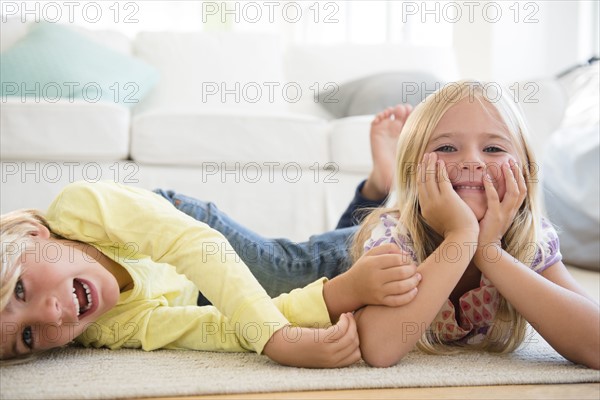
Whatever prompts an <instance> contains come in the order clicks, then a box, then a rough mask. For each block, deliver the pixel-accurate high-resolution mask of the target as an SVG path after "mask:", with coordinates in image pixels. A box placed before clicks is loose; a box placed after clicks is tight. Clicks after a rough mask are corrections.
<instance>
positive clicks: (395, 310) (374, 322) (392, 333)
mask: <svg viewBox="0 0 600 400" xmlns="http://www.w3.org/2000/svg"><path fill="white" fill-rule="evenodd" d="M476 237H477V236H476V235H473V234H456V235H450V236H448V237H447V238H446V239H445V240H444V242H442V244H441V245H440V246H439V247H438V248H437V249H436V250H435V251H434V252H433V253H432V254H431V255H430V256H429V257H428V258H427V259H426V260H425V261H424V262H423V263H422V264H421V265H420V266H419V268H418V271H419V273H420V274H421V275H422V277H423V278H422V280H421V282H420V284H419V291H418V294H417V296H416V297H415V299H414V300H413V301H411V302H410V303H409V304H407V305H404V306H401V307H383V306H368V307H366V308H364V309H363V310H361V311H360V313H359V316H358V318H357V324H358V331H359V336H360V340H361V352H362V355H363V358H364V359H365V361H366V362H367V363H368V364H370V365H373V366H390V365H394V364H396V363H397V362H398V361H399V360H400V359H402V358H403V357H404V356H405V355H406V354H407V353H408V352H409V351H410V350H412V349H413V348H414V346H415V345H416V343H417V342H418V341H419V339H420V338H421V336H422V335H423V333H424V332H425V331H426V330H427V329H429V326H430V324H431V322H432V321H433V319H434V318H435V316H436V315H437V313H438V312H439V310H440V309H441V307H442V305H443V304H444V302H445V301H447V300H448V297H449V296H450V293H451V292H452V290H453V289H454V287H455V286H456V284H457V283H458V281H459V280H460V277H461V276H462V274H463V273H464V271H465V270H466V268H467V266H468V265H469V262H470V260H471V258H472V254H473V245H474V244H475V243H476Z"/></svg>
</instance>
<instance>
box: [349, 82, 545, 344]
mask: <svg viewBox="0 0 600 400" xmlns="http://www.w3.org/2000/svg"><path fill="white" fill-rule="evenodd" d="M489 87H490V84H486V83H483V82H478V81H469V80H464V81H459V82H453V83H450V84H447V85H445V86H444V87H442V88H441V89H439V90H438V91H437V92H435V93H433V94H431V95H430V96H429V97H427V98H426V99H425V100H424V101H423V102H422V103H421V104H419V105H418V106H417V107H416V108H415V109H414V111H413V112H412V113H411V115H410V116H409V118H408V119H407V121H406V124H405V125H404V128H403V129H402V133H401V134H400V139H399V141H398V148H397V158H396V182H395V185H396V191H397V202H396V205H395V207H392V208H385V209H377V210H374V211H373V212H372V213H371V214H370V215H369V216H368V217H367V218H365V221H364V222H363V224H362V225H361V228H360V230H359V232H358V233H357V234H356V236H355V238H354V244H353V248H352V254H353V257H354V258H355V259H358V257H360V256H361V255H362V253H363V252H364V243H365V241H366V240H367V239H368V238H369V237H370V234H371V231H372V229H373V228H374V226H375V225H376V224H377V223H378V222H379V219H380V217H381V215H382V214H385V213H394V214H397V215H398V216H399V224H398V226H397V230H398V233H399V234H401V235H404V236H407V237H409V238H410V240H411V244H412V246H413V248H414V251H415V255H416V258H417V262H418V263H421V262H423V261H424V260H425V259H426V258H427V257H428V256H429V255H430V254H431V253H432V252H433V251H434V250H435V249H436V248H437V247H438V246H439V245H440V243H441V242H442V239H443V238H442V237H440V236H439V235H438V234H437V233H436V232H434V231H433V229H431V228H430V227H429V225H427V223H426V222H425V220H424V219H423V217H422V215H421V212H420V207H419V199H418V194H417V176H416V166H417V165H418V163H419V162H420V160H421V159H422V157H423V154H424V153H425V149H426V146H427V144H428V143H429V141H430V138H431V136H432V133H433V131H434V129H435V128H436V126H437V125H438V123H439V121H440V120H441V118H442V117H443V116H444V114H445V113H446V111H447V110H448V109H449V108H450V107H452V106H453V105H455V104H457V103H458V102H460V101H462V100H463V99H466V98H467V97H468V98H469V101H477V102H479V103H480V104H481V106H482V108H483V110H486V111H487V108H486V107H484V104H490V105H492V106H493V107H495V108H496V110H497V111H498V113H499V115H500V116H501V118H502V119H503V121H502V122H503V123H504V124H505V125H506V127H507V128H508V131H509V133H510V137H511V140H512V143H513V145H514V147H515V148H516V151H517V156H518V158H519V164H520V166H521V167H522V171H523V175H524V178H525V183H526V185H527V196H526V198H525V201H524V202H523V204H522V206H521V207H520V209H519V211H518V213H517V215H516V216H515V219H514V220H513V222H512V224H511V225H510V227H509V229H508V231H507V232H506V234H505V235H504V237H503V238H502V247H503V248H504V249H505V250H506V251H507V252H508V253H509V254H511V255H512V256H513V257H515V258H516V259H518V260H519V261H521V262H522V263H524V264H525V265H530V264H532V262H533V261H534V259H535V256H536V255H537V254H538V252H540V253H541V254H542V259H541V262H540V264H538V266H539V265H543V262H544V258H545V257H544V255H545V254H546V251H547V245H546V244H545V241H544V240H543V237H542V236H543V232H542V226H541V209H540V206H539V205H538V201H539V198H538V197H539V195H538V185H537V181H538V175H537V164H536V160H535V157H534V155H533V153H532V151H531V148H530V145H529V144H528V141H527V138H526V137H527V128H526V125H525V123H524V121H523V118H522V117H521V116H520V113H519V111H518V109H517V106H516V104H515V103H514V102H513V101H512V99H508V98H507V97H506V91H504V92H502V91H499V93H496V94H497V95H496V96H495V98H494V99H493V101H492V99H490V98H489V97H490V96H487V95H486V91H487V90H488V89H489ZM484 102H485V103H484ZM526 328H527V323H526V321H525V319H524V318H523V317H522V316H521V315H520V314H519V313H518V312H517V311H516V310H515V308H514V307H513V306H512V305H511V304H509V303H508V302H507V301H506V300H505V299H504V298H501V301H500V305H499V308H498V311H497V313H496V316H495V319H494V322H493V324H492V326H491V327H490V329H489V330H488V332H487V334H486V337H485V339H484V340H483V342H482V343H480V344H479V345H477V346H478V347H479V348H482V349H485V350H488V351H493V352H510V351H513V350H515V349H516V348H517V347H518V346H519V345H520V344H521V343H522V342H523V340H524V338H525V333H526ZM417 346H418V347H419V348H420V349H421V350H423V351H426V352H428V353H434V354H440V353H449V352H453V351H454V349H455V347H452V346H451V345H450V343H447V342H444V340H443V339H442V332H439V331H437V330H436V329H435V327H434V324H432V325H431V326H430V329H429V330H427V332H425V334H424V335H423V336H422V337H421V340H420V341H419V343H418V344H417Z"/></svg>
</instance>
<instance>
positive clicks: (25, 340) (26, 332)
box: [21, 326, 33, 349]
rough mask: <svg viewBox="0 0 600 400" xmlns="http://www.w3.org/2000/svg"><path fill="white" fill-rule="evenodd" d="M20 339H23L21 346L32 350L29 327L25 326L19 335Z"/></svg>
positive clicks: (31, 337) (31, 335)
mask: <svg viewBox="0 0 600 400" xmlns="http://www.w3.org/2000/svg"><path fill="white" fill-rule="evenodd" d="M21 338H22V339H23V344H24V345H25V346H26V347H27V348H28V349H32V348H33V332H32V330H31V327H30V326H26V327H25V329H23V333H22V335H21Z"/></svg>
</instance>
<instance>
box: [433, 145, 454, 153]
mask: <svg viewBox="0 0 600 400" xmlns="http://www.w3.org/2000/svg"><path fill="white" fill-rule="evenodd" d="M435 151H441V152H443V153H450V152H453V151H456V149H455V148H454V146H450V145H449V144H445V145H443V146H440V147H438V148H437V149H435Z"/></svg>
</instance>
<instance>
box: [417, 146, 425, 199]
mask: <svg viewBox="0 0 600 400" xmlns="http://www.w3.org/2000/svg"><path fill="white" fill-rule="evenodd" d="M426 160H427V153H425V154H424V155H423V159H422V160H421V162H420V163H419V165H417V194H418V196H419V202H420V203H421V204H423V202H424V201H425V200H426V197H427V188H426V186H425V177H426V174H425V171H426V166H425V163H426Z"/></svg>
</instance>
